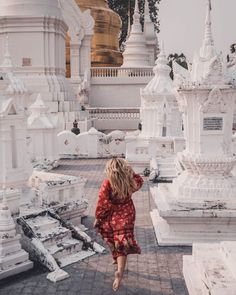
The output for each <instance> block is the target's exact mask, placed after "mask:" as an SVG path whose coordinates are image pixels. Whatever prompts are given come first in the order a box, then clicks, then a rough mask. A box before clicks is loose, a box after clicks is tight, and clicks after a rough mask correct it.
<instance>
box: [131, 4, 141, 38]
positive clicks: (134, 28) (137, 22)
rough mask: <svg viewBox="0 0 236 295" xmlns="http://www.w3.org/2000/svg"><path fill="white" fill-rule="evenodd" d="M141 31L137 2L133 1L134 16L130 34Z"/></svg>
mask: <svg viewBox="0 0 236 295" xmlns="http://www.w3.org/2000/svg"><path fill="white" fill-rule="evenodd" d="M140 31H142V27H141V23H140V12H139V6H138V0H135V7H134V14H133V25H132V27H131V32H130V33H135V32H140Z"/></svg>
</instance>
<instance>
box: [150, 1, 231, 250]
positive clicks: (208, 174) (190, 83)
mask: <svg viewBox="0 0 236 295" xmlns="http://www.w3.org/2000/svg"><path fill="white" fill-rule="evenodd" d="M223 68H224V65H223V61H222V58H221V56H220V55H218V54H217V53H216V52H215V49H214V44H213V38H212V33H211V18H210V4H208V6H207V17H206V23H205V36H204V40H203V44H202V47H201V49H200V54H199V56H196V57H195V59H194V61H193V65H192V70H191V72H190V73H187V72H186V75H185V77H183V76H182V83H181V84H180V85H179V89H178V96H177V98H178V103H179V107H180V110H181V111H182V112H183V115H184V129H185V138H186V149H185V150H184V151H183V152H182V153H181V154H180V156H179V159H180V161H181V162H182V165H183V166H184V168H185V171H184V172H183V173H182V174H181V175H180V176H178V177H177V178H176V179H175V180H174V182H173V184H171V185H164V184H161V185H159V187H158V188H157V187H155V188H153V189H152V195H153V198H154V200H155V202H156V205H157V208H158V209H156V210H153V211H152V213H151V216H152V220H153V225H154V227H155V231H156V235H157V239H158V243H159V244H160V245H191V244H192V243H194V242H216V241H222V240H235V239H236V199H235V196H236V178H235V176H233V175H232V173H231V170H232V169H233V167H234V166H235V162H236V158H235V156H234V155H233V151H232V124H233V112H234V102H235V98H236V88H235V86H234V85H233V84H231V83H230V82H229V80H228V78H227V75H225V74H224V71H223ZM182 73H183V72H181V74H182ZM179 81H181V79H179Z"/></svg>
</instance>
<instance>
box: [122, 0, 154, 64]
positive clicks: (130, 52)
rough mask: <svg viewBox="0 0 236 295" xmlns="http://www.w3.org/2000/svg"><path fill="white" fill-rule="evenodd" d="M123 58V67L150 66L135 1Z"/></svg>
mask: <svg viewBox="0 0 236 295" xmlns="http://www.w3.org/2000/svg"><path fill="white" fill-rule="evenodd" d="M123 57H124V61H123V65H122V66H123V67H131V68H132V67H136V68H137V67H148V66H150V63H149V53H148V50H147V46H146V39H145V36H144V33H143V32H142V26H141V24H140V13H139V8H138V0H136V1H135V9H134V14H133V25H132V27H131V31H130V35H129V37H128V39H127V41H126V44H125V51H124V53H123Z"/></svg>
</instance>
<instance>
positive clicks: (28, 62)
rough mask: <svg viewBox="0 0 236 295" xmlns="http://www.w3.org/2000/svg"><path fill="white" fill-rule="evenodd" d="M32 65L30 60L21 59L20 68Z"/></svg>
mask: <svg viewBox="0 0 236 295" xmlns="http://www.w3.org/2000/svg"><path fill="white" fill-rule="evenodd" d="M31 65H32V62H31V58H29V57H23V58H22V66H23V67H30V66H31Z"/></svg>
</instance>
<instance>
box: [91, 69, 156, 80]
mask: <svg viewBox="0 0 236 295" xmlns="http://www.w3.org/2000/svg"><path fill="white" fill-rule="evenodd" d="M153 75H154V74H153V68H152V67H149V68H121V67H93V68H91V78H118V77H119V78H122V77H152V76H153Z"/></svg>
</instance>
